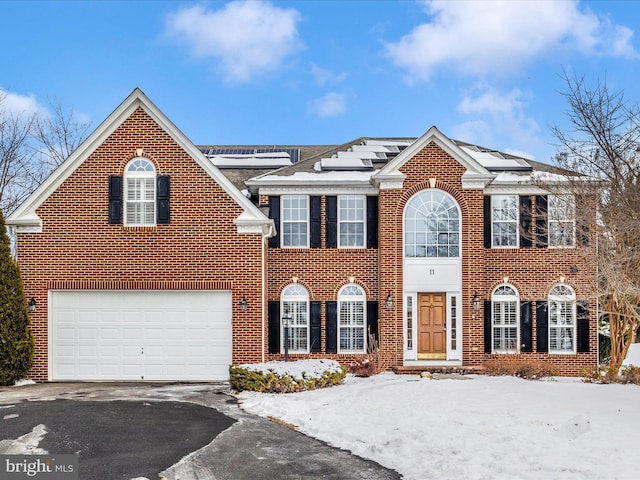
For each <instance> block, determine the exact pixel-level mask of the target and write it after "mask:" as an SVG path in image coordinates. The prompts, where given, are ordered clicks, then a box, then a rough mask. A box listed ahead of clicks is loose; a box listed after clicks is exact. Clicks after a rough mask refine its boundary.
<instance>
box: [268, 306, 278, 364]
mask: <svg viewBox="0 0 640 480" xmlns="http://www.w3.org/2000/svg"><path fill="white" fill-rule="evenodd" d="M268 308H269V335H268V338H269V353H280V302H279V301H278V300H270V301H269V307H268Z"/></svg>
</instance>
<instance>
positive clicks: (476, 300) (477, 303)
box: [473, 292, 481, 311]
mask: <svg viewBox="0 0 640 480" xmlns="http://www.w3.org/2000/svg"><path fill="white" fill-rule="evenodd" d="M480 307H481V303H480V297H479V296H478V292H474V293H473V309H474V310H475V311H478V310H480Z"/></svg>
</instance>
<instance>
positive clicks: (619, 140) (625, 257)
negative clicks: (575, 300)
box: [552, 72, 640, 372]
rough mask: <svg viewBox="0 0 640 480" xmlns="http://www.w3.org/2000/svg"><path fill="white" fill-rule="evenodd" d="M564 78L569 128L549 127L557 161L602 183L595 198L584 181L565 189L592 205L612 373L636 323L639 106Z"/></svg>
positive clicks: (639, 291) (602, 87)
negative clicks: (556, 145)
mask: <svg viewBox="0 0 640 480" xmlns="http://www.w3.org/2000/svg"><path fill="white" fill-rule="evenodd" d="M564 80H565V83H566V86H567V91H566V92H564V93H563V95H564V97H565V99H566V101H567V102H568V110H567V117H568V119H569V121H570V125H571V128H570V129H564V128H562V127H560V126H558V125H554V126H552V131H553V133H554V135H555V137H556V138H557V139H558V140H559V142H560V150H559V152H558V154H557V156H556V161H557V163H558V164H559V165H560V166H562V167H565V168H567V169H570V170H573V171H577V172H580V173H583V174H585V175H586V176H588V177H589V178H592V179H594V180H595V181H596V182H598V181H600V182H602V185H604V188H601V190H600V195H597V196H593V190H592V185H588V183H589V182H584V181H574V182H573V183H572V188H573V190H574V192H575V194H576V198H581V199H583V201H584V199H589V198H592V199H596V202H597V208H598V217H597V222H591V223H592V224H593V225H591V226H590V227H589V229H590V230H593V231H595V232H597V241H598V254H597V261H598V283H597V291H596V294H597V298H598V302H599V305H600V312H601V316H602V318H603V319H604V320H605V321H607V322H608V324H609V331H610V335H611V361H610V363H611V366H612V367H614V368H613V371H616V372H617V367H619V366H620V364H621V363H622V361H623V360H624V357H625V356H626V353H627V350H628V348H629V345H630V343H631V341H632V337H633V333H634V332H635V330H636V329H638V327H640V308H639V307H640V183H639V182H640V153H639V152H640V108H639V107H638V105H636V104H634V103H631V102H628V101H627V100H626V99H625V97H624V93H623V92H611V91H610V90H609V88H608V87H607V84H606V81H598V82H597V84H596V85H595V86H593V87H591V86H589V85H587V83H586V80H585V78H584V77H580V78H578V77H576V76H575V75H573V76H570V75H568V74H567V73H566V72H565V73H564ZM590 189H591V190H590ZM589 190H590V192H591V193H590V194H589ZM578 205H581V203H580V202H578Z"/></svg>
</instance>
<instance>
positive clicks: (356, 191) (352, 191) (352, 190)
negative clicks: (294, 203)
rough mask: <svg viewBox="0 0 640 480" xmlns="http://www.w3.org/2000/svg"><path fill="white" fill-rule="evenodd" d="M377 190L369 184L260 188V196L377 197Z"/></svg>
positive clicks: (297, 185)
mask: <svg viewBox="0 0 640 480" xmlns="http://www.w3.org/2000/svg"><path fill="white" fill-rule="evenodd" d="M377 194H378V189H377V188H375V187H373V186H371V185H370V184H366V185H362V186H348V185H347V186H336V185H325V186H317V185H314V186H309V187H306V186H304V185H303V184H296V186H268V187H260V195H280V196H282V195H377Z"/></svg>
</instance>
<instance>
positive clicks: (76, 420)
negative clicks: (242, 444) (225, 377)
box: [0, 400, 235, 480]
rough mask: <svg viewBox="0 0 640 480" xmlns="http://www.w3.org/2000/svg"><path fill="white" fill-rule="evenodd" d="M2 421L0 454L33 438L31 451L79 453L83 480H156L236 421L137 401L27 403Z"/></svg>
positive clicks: (183, 406) (187, 407) (189, 407)
mask: <svg viewBox="0 0 640 480" xmlns="http://www.w3.org/2000/svg"><path fill="white" fill-rule="evenodd" d="M0 416H2V418H3V421H2V423H1V425H2V429H1V430H0V451H1V446H2V444H5V445H6V446H7V447H8V446H9V444H10V442H3V440H12V439H15V438H19V437H21V436H23V435H25V434H29V433H31V434H32V435H31V441H30V440H29V439H24V440H26V441H23V445H24V446H25V447H26V448H27V449H31V448H34V449H35V448H37V449H38V450H45V451H46V452H51V453H55V454H65V453H78V454H79V455H80V462H79V466H80V470H79V474H80V478H87V479H93V478H95V479H99V478H103V479H105V480H111V479H113V480H119V479H129V478H136V477H147V478H158V473H159V472H161V471H163V470H166V469H167V468H169V467H171V466H172V465H174V464H175V463H178V462H179V461H180V460H181V459H182V458H183V457H185V456H186V455H188V454H190V453H191V452H193V451H195V450H198V449H199V448H201V447H203V446H205V445H207V444H208V443H210V442H211V441H212V440H213V439H214V438H215V437H216V436H217V435H218V434H219V433H220V432H222V431H224V430H226V429H227V428H229V427H230V426H231V424H233V423H234V422H235V420H233V419H232V418H230V417H227V416H226V415H223V414H222V413H220V412H218V411H217V410H214V409H212V408H207V407H202V406H200V405H195V404H192V403H179V402H147V401H139V400H138V401H124V400H115V401H111V402H83V401H77V400H53V401H48V402H25V403H19V404H17V405H14V406H12V407H9V408H2V409H0ZM45 431H46V433H45V434H42V433H43V432H45ZM33 434H35V435H33ZM39 436H40V437H41V439H40V441H38V442H37V444H35V443H36V442H35V441H34V440H36V438H37V437H39ZM115 459H117V461H114V460H115Z"/></svg>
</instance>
